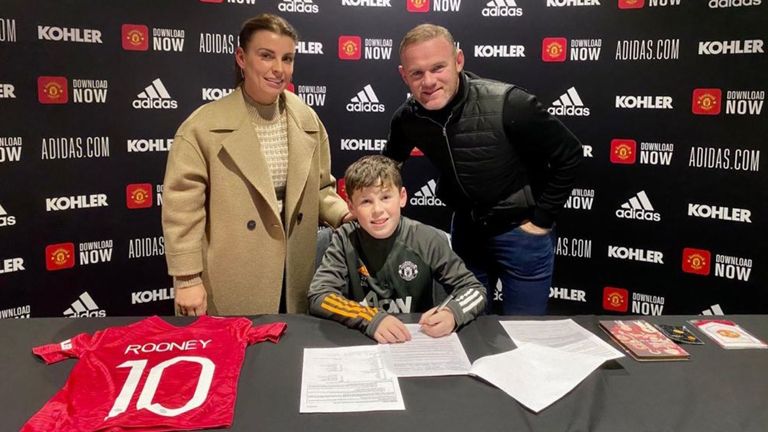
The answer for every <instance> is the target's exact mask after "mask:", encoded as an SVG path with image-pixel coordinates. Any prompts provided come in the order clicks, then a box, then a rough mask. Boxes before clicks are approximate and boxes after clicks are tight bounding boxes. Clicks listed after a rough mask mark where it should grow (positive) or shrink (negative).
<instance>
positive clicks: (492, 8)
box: [482, 0, 523, 17]
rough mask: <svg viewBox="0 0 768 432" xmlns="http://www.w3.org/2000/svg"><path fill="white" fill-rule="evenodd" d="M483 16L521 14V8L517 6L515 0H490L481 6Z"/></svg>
mask: <svg viewBox="0 0 768 432" xmlns="http://www.w3.org/2000/svg"><path fill="white" fill-rule="evenodd" d="M482 14H483V16H484V17H510V16H523V9H522V8H519V7H517V3H515V0H491V1H489V2H488V3H487V4H486V5H485V7H484V8H483V11H482Z"/></svg>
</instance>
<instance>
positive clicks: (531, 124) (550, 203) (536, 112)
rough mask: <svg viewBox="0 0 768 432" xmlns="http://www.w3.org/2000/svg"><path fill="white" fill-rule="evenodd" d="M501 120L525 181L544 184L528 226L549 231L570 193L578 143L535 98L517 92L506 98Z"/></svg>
mask: <svg viewBox="0 0 768 432" xmlns="http://www.w3.org/2000/svg"><path fill="white" fill-rule="evenodd" d="M503 117H504V130H505V132H506V134H507V137H508V139H509V141H510V143H512V144H513V145H516V146H517V147H516V148H517V150H518V152H519V154H520V156H521V159H522V160H523V161H524V162H525V164H526V168H527V169H528V176H529V179H530V180H531V181H533V179H538V180H540V181H541V182H542V183H543V184H544V189H543V190H542V192H541V194H540V196H539V197H538V199H537V202H536V208H535V210H534V214H533V218H532V220H531V222H532V223H533V224H534V225H536V226H538V227H541V228H551V227H552V224H553V223H554V222H555V218H556V217H557V214H558V212H559V211H560V209H562V207H563V205H564V204H565V202H566V201H567V200H568V197H569V196H570V194H571V189H573V186H574V183H575V180H576V176H577V174H578V167H579V164H580V163H581V160H582V158H583V156H582V154H583V150H582V148H581V143H580V142H579V140H578V139H577V138H576V136H574V135H573V133H572V132H571V131H570V130H568V128H567V127H565V125H563V124H562V123H561V122H560V120H558V119H557V118H555V117H553V116H552V115H551V114H549V112H547V110H546V108H545V107H544V106H543V105H542V104H541V103H540V102H539V101H538V100H537V99H536V97H535V96H533V95H532V94H530V93H527V92H526V91H524V90H522V89H520V88H513V89H512V90H511V91H510V92H509V94H508V95H507V100H506V103H505V105H504V113H503ZM539 161H543V162H542V163H537V162H539Z"/></svg>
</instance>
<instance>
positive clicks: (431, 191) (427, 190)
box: [410, 179, 445, 207]
mask: <svg viewBox="0 0 768 432" xmlns="http://www.w3.org/2000/svg"><path fill="white" fill-rule="evenodd" d="M436 191H437V183H436V182H435V180H434V179H432V180H430V181H428V182H427V184H425V185H424V186H422V187H421V189H420V190H418V191H417V192H416V193H414V194H413V196H412V197H411V200H410V203H411V205H413V206H432V207H436V206H445V204H443V202H442V201H440V198H437V196H436V195H437V194H436V193H435V192H436Z"/></svg>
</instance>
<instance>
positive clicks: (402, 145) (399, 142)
mask: <svg viewBox="0 0 768 432" xmlns="http://www.w3.org/2000/svg"><path fill="white" fill-rule="evenodd" d="M402 117H403V108H402V107H401V108H400V109H399V110H397V112H395V114H394V115H393V116H392V120H390V122H389V136H388V137H387V144H386V145H385V146H384V149H383V150H382V151H381V154H382V155H384V156H386V157H388V158H390V159H392V160H395V161H397V162H398V166H400V167H402V166H403V163H404V162H405V161H406V159H408V158H409V157H410V155H411V150H413V147H415V146H414V145H413V144H412V143H411V142H410V140H409V139H408V137H407V136H406V135H405V133H404V132H403V128H402V123H403V120H402Z"/></svg>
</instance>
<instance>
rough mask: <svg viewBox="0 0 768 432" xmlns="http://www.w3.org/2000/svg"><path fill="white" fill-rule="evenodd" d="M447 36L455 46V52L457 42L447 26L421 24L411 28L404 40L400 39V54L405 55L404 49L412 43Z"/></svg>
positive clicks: (446, 38)
mask: <svg viewBox="0 0 768 432" xmlns="http://www.w3.org/2000/svg"><path fill="white" fill-rule="evenodd" d="M439 37H442V38H445V40H447V41H448V42H450V44H451V46H453V53H454V54H455V53H456V42H455V41H454V40H453V35H452V34H451V32H449V31H448V29H447V28H445V27H443V26H439V25H436V24H429V23H426V24H419V25H417V26H416V27H414V28H412V29H410V30H409V31H408V33H406V34H405V36H403V40H401V41H400V51H399V53H400V55H401V56H402V55H403V51H404V50H405V49H406V48H408V47H409V46H411V45H414V44H417V43H421V42H426V41H428V40H432V39H435V38H439Z"/></svg>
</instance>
